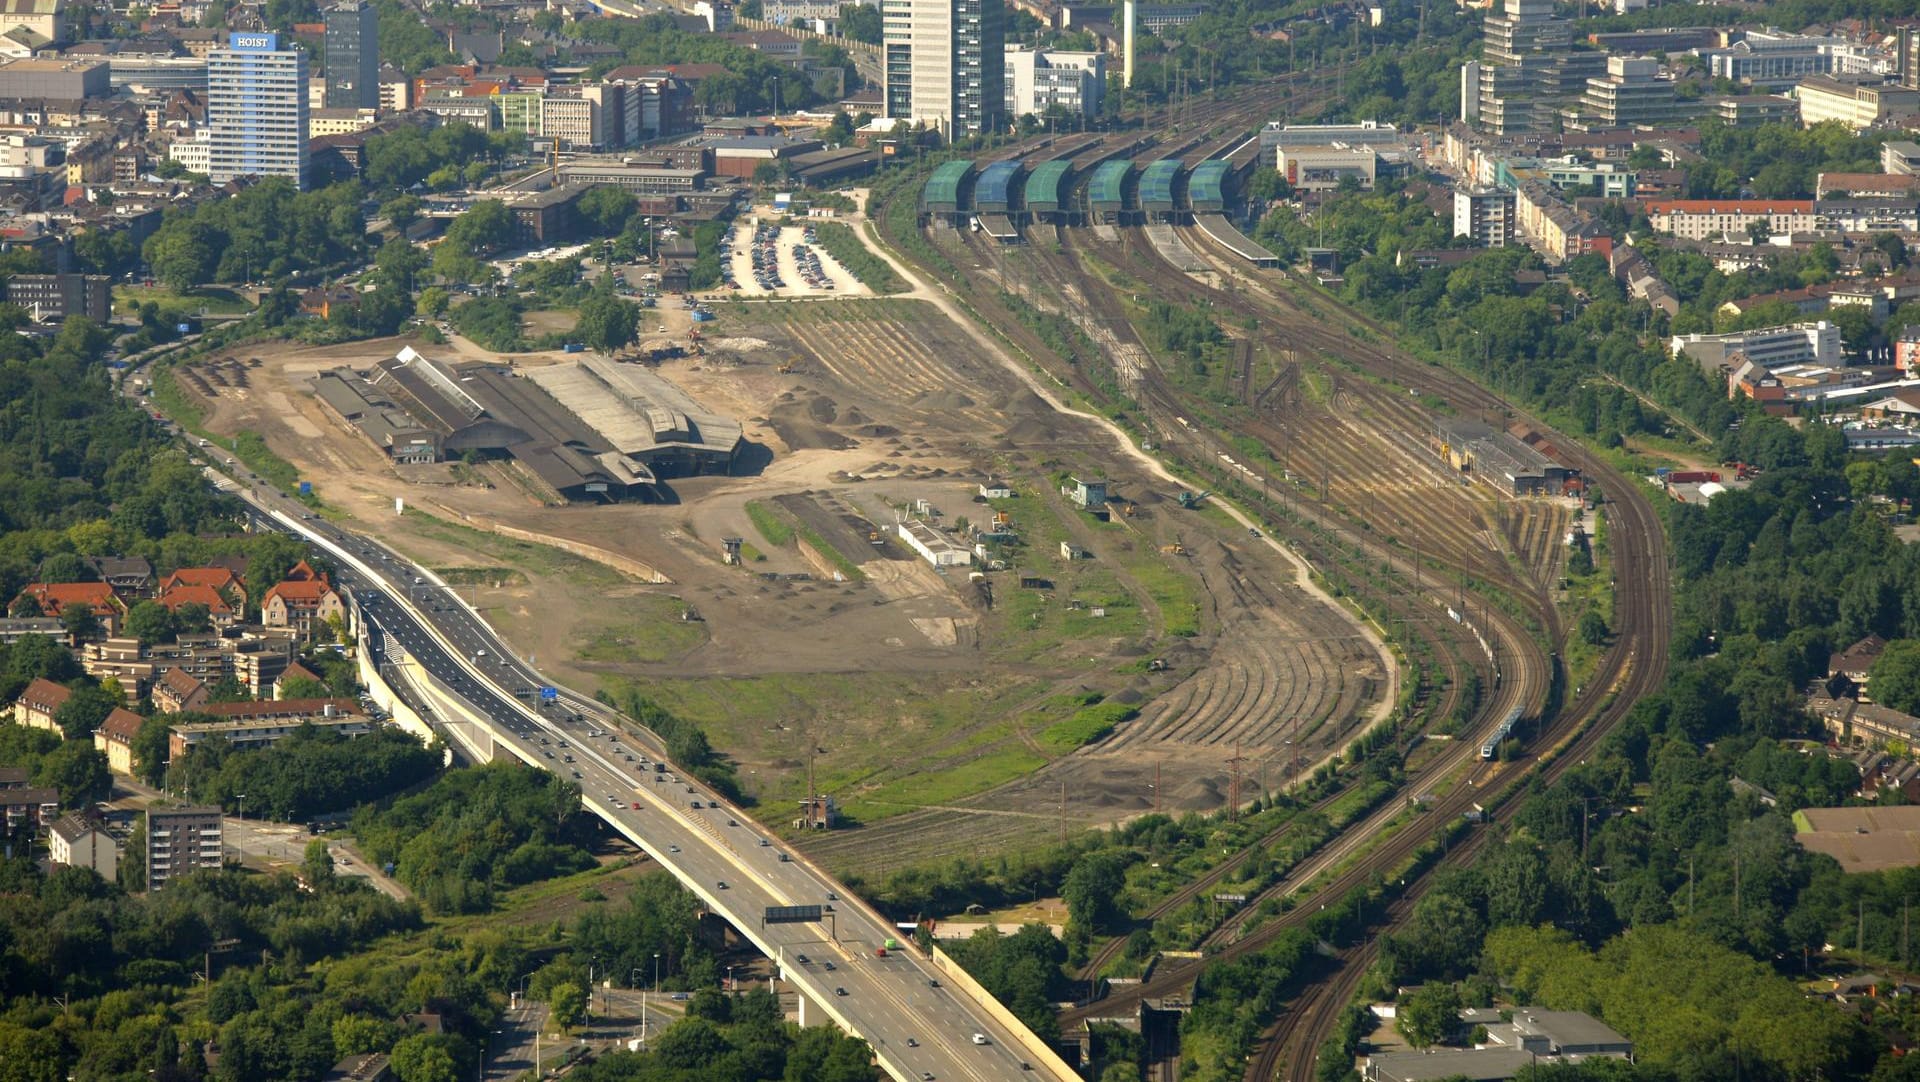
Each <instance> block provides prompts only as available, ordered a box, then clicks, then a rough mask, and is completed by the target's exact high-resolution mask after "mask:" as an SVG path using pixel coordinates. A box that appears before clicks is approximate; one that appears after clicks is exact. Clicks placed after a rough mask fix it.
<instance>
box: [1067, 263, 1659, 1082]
mask: <svg viewBox="0 0 1920 1082" xmlns="http://www.w3.org/2000/svg"><path fill="white" fill-rule="evenodd" d="M1200 246H1201V247H1203V248H1210V247H1211V245H1210V244H1208V243H1207V242H1206V241H1204V240H1202V241H1201V243H1200ZM1122 265H1128V266H1129V269H1131V270H1135V271H1139V270H1140V268H1139V265H1138V263H1137V262H1133V263H1131V264H1130V265H1129V264H1126V263H1123V264H1122ZM1169 271H1171V268H1169ZM1146 277H1149V278H1158V279H1160V280H1159V281H1156V282H1155V283H1154V284H1155V285H1156V286H1166V287H1169V288H1180V287H1184V291H1185V292H1187V293H1189V294H1191V293H1194V292H1196V289H1195V286H1196V285H1197V283H1194V282H1193V280H1192V279H1190V278H1187V277H1186V276H1185V275H1179V276H1178V277H1179V278H1181V279H1185V281H1181V282H1176V281H1174V280H1172V275H1156V274H1153V273H1152V272H1146ZM1215 292H1217V291H1215ZM1161 295H1163V296H1165V295H1178V294H1177V293H1176V294H1161ZM1209 299H1211V300H1214V301H1215V303H1219V302H1220V301H1221V300H1222V299H1223V298H1221V297H1217V296H1216V297H1211V298H1209ZM1236 307H1244V306H1236ZM1295 310H1296V313H1297V312H1298V309H1297V308H1296V309H1295ZM1298 314H1302V315H1304V313H1298ZM1292 329H1293V328H1291V327H1290V328H1289V330H1292ZM1374 329H1376V330H1379V331H1381V332H1382V333H1384V329H1382V328H1374ZM1301 338H1302V339H1303V340H1304V341H1306V342H1308V343H1309V344H1311V345H1313V346H1315V347H1317V348H1318V349H1320V350H1322V351H1325V352H1326V353H1328V354H1330V355H1333V356H1339V357H1342V358H1343V359H1347V360H1350V361H1353V360H1355V358H1354V357H1353V353H1355V352H1362V351H1355V350H1353V349H1352V348H1351V347H1353V346H1354V345H1356V344H1362V345H1364V343H1357V341H1350V340H1347V339H1339V340H1336V339H1335V338H1334V337H1333V333H1332V332H1331V331H1329V330H1327V329H1326V328H1325V325H1324V324H1316V325H1314V327H1313V328H1311V330H1309V331H1308V332H1307V333H1305V334H1303V335H1301ZM1357 364H1358V367H1360V368H1362V370H1364V371H1367V372H1369V373H1371V374H1375V375H1380V374H1383V373H1382V369H1384V375H1385V376H1386V377H1387V378H1388V379H1389V380H1390V381H1398V382H1404V380H1396V379H1395V377H1400V376H1402V375H1403V373H1405V372H1408V371H1410V370H1411V364H1410V362H1408V361H1405V360H1403V359H1401V358H1399V357H1396V356H1394V355H1392V354H1391V353H1390V352H1388V351H1385V350H1380V349H1371V350H1367V351H1364V352H1362V356H1361V357H1360V358H1358V361H1357ZM1423 379H1425V380H1426V381H1428V382H1438V383H1440V384H1442V385H1443V386H1444V387H1445V389H1446V390H1447V392H1448V393H1449V397H1450V400H1455V401H1464V402H1466V403H1468V404H1470V405H1472V406H1475V407H1477V408H1479V409H1482V410H1487V411H1492V412H1495V413H1498V414H1500V415H1505V414H1506V413H1507V412H1508V411H1507V407H1506V405H1505V403H1504V402H1502V401H1501V400H1499V399H1498V398H1497V396H1494V395H1492V394H1491V393H1490V392H1486V391H1484V390H1483V389H1480V388H1478V386H1477V385H1473V384H1471V383H1470V382H1468V381H1464V380H1463V379H1459V378H1457V377H1453V376H1452V375H1451V374H1447V375H1446V376H1443V377H1441V378H1439V379H1438V380H1435V379H1434V378H1433V376H1432V375H1431V374H1430V373H1429V374H1427V375H1424V376H1423ZM1389 412H1394V413H1398V414H1400V416H1398V417H1396V418H1395V419H1396V420H1398V421H1400V422H1402V423H1404V422H1405V421H1406V420H1407V417H1406V410H1405V409H1404V408H1403V409H1401V410H1397V411H1389ZM1316 434H1318V435H1324V433H1316ZM1266 435H1268V436H1269V437H1270V438H1271V436H1272V435H1273V433H1266ZM1283 439H1284V437H1283ZM1309 442H1310V443H1312V444H1317V445H1318V446H1319V447H1320V448H1321V449H1322V450H1324V448H1325V447H1326V446H1328V445H1327V444H1326V443H1322V442H1321V441H1320V440H1317V439H1314V440H1307V439H1303V440H1301V441H1300V443H1301V444H1302V445H1305V444H1307V443H1309ZM1335 446H1337V444H1335ZM1562 446H1563V448H1564V447H1565V446H1566V444H1565V443H1564V441H1563V444H1562ZM1570 457H1575V458H1576V464H1579V465H1581V466H1582V468H1583V471H1587V472H1588V476H1591V477H1596V478H1599V479H1601V481H1602V483H1603V484H1606V485H1608V487H1609V490H1619V491H1621V492H1622V493H1623V495H1624V496H1625V497H1626V498H1624V499H1622V500H1621V501H1620V507H1619V508H1618V509H1616V512H1615V514H1616V518H1617V521H1616V523H1615V530H1616V532H1617V534H1618V535H1620V536H1621V537H1622V538H1623V540H1625V539H1626V538H1627V537H1628V536H1629V535H1630V536H1631V540H1625V543H1624V544H1623V545H1621V546H1620V551H1618V552H1617V553H1616V554H1615V558H1616V560H1618V561H1620V563H1619V564H1617V565H1616V568H1617V572H1616V579H1618V577H1619V574H1620V571H1622V570H1624V569H1625V568H1626V567H1629V566H1633V567H1637V568H1638V569H1639V570H1640V571H1643V572H1644V571H1645V570H1647V568H1648V566H1650V565H1651V566H1656V567H1657V568H1658V570H1659V571H1660V572H1664V557H1662V556H1659V554H1658V552H1657V551H1656V550H1657V549H1658V548H1659V546H1660V545H1661V544H1662V543H1663V541H1662V539H1661V538H1660V534H1659V529H1658V523H1657V521H1655V520H1654V518H1653V516H1652V512H1651V509H1650V508H1649V507H1648V506H1647V505H1646V502H1645V500H1644V498H1642V497H1640V496H1639V494H1638V493H1637V492H1634V491H1633V490H1632V489H1631V488H1630V486H1629V485H1628V484H1627V483H1626V482H1625V479H1624V478H1619V477H1617V475H1612V474H1611V471H1609V470H1606V469H1604V467H1603V464H1598V463H1595V462H1594V461H1593V460H1592V459H1591V456H1586V455H1584V454H1577V455H1572V456H1570ZM1596 466H1599V467H1601V468H1597V469H1596V468H1594V467H1596ZM1486 525H1487V528H1493V529H1495V531H1496V532H1501V533H1504V532H1505V528H1504V526H1502V525H1499V524H1497V523H1493V522H1489V523H1487V524H1486ZM1471 532H1474V533H1478V532H1481V531H1478V530H1476V531H1471ZM1649 539H1651V542H1652V543H1651V544H1648V543H1647V542H1648V541H1649ZM1460 540H1461V538H1458V537H1456V538H1455V541H1456V543H1458V542H1459V541H1460ZM1462 551H1465V552H1470V551H1471V550H1470V549H1468V548H1464V547H1463V550H1462ZM1656 557H1658V559H1656ZM1502 564H1504V560H1503V561H1502ZM1458 567H1459V569H1460V570H1462V571H1463V572H1467V573H1469V574H1477V575H1478V574H1486V575H1491V574H1492V573H1494V570H1495V569H1494V568H1493V567H1492V566H1491V565H1490V562H1489V560H1488V558H1487V556H1480V557H1479V558H1477V559H1474V558H1471V557H1469V558H1465V559H1462V560H1461V561H1460V563H1459V564H1458ZM1501 570H1505V571H1510V568H1505V567H1503V568H1502V569H1501ZM1528 577H1529V578H1531V579H1532V581H1531V582H1529V583H1527V584H1526V585H1527V586H1529V587H1531V589H1529V590H1528V591H1527V593H1528V595H1529V597H1528V600H1529V601H1530V602H1531V603H1532V604H1533V605H1534V606H1535V607H1536V611H1537V612H1539V613H1540V614H1541V616H1542V620H1543V624H1544V625H1545V626H1544V630H1545V631H1546V633H1547V635H1548V637H1549V641H1551V642H1556V643H1557V642H1558V641H1559V634H1560V629H1559V626H1558V617H1557V613H1556V612H1555V611H1554V610H1553V608H1552V606H1551V605H1550V604H1549V603H1548V601H1549V599H1548V598H1547V596H1546V582H1545V580H1546V578H1547V577H1548V574H1547V573H1546V572H1542V571H1536V572H1535V573H1533V574H1531V575H1529V576H1528ZM1645 577H1646V578H1647V579H1649V580H1658V581H1655V582H1653V583H1652V584H1650V585H1646V586H1636V587H1633V588H1630V589H1627V590H1623V591H1621V598H1620V604H1619V606H1618V608H1617V611H1616V619H1617V620H1619V621H1620V622H1621V623H1622V626H1623V628H1625V627H1627V626H1628V625H1631V626H1632V627H1633V629H1634V630H1633V631H1632V633H1631V634H1628V633H1626V632H1624V631H1623V635H1622V640H1621V644H1620V645H1619V647H1617V648H1616V649H1615V650H1613V651H1611V652H1610V653H1609V655H1608V659H1607V663H1606V664H1605V665H1604V666H1603V669H1602V671H1601V672H1600V673H1599V674H1597V676H1596V678H1595V679H1594V680H1593V681H1592V682H1591V684H1590V685H1589V686H1588V688H1586V689H1585V690H1584V693H1583V695H1582V696H1581V697H1580V699H1579V700H1578V701H1576V702H1575V703H1573V704H1571V706H1570V707H1569V708H1568V709H1567V710H1566V711H1564V712H1563V714H1562V715H1561V718H1560V720H1559V721H1558V722H1556V723H1554V725H1553V726H1552V727H1551V728H1550V729H1545V728H1544V727H1543V729H1544V731H1542V732H1541V733H1540V734H1539V738H1538V739H1536V748H1538V747H1540V746H1541V745H1542V744H1543V743H1544V742H1545V740H1546V739H1547V738H1549V737H1553V738H1564V737H1563V736H1562V734H1563V733H1565V732H1575V733H1578V734H1580V735H1578V736H1576V738H1575V742H1574V744H1573V745H1572V746H1571V747H1570V748H1569V749H1568V752H1567V754H1568V755H1569V756H1572V757H1571V758H1566V759H1563V760H1559V761H1560V762H1572V761H1577V757H1578V756H1580V755H1582V754H1584V753H1585V750H1586V748H1588V747H1590V746H1591V744H1592V743H1593V742H1597V741H1598V740H1599V739H1601V738H1602V737H1603V735H1604V733H1605V732H1606V731H1607V729H1608V728H1609V727H1610V726H1611V724H1612V722H1614V721H1616V720H1617V719H1618V717H1619V716H1621V715H1622V714H1624V711H1625V710H1626V709H1627V708H1629V707H1630V706H1631V703H1632V702H1633V701H1634V700H1636V699H1637V698H1638V697H1639V695H1640V694H1643V693H1644V692H1645V691H1646V690H1648V689H1650V688H1651V687H1653V686H1655V685H1656V684H1657V681H1658V673H1657V672H1656V670H1657V669H1658V668H1660V667H1661V666H1660V665H1659V664H1657V663H1654V662H1653V661H1648V662H1647V663H1643V664H1639V665H1635V664H1634V663H1633V662H1634V659H1635V658H1636V657H1641V656H1645V657H1650V658H1652V659H1661V660H1662V661H1663V659H1664V656H1665V630H1664V627H1665V620H1664V618H1663V616H1662V615H1661V614H1662V613H1664V611H1665V605H1664V589H1665V587H1664V577H1663V574H1654V575H1649V576H1645ZM1583 723H1590V724H1587V725H1586V728H1584V729H1582V728H1580V726H1581V725H1582V724H1583ZM1560 769H1563V767H1562V768H1560ZM1552 773H1553V775H1555V776H1557V773H1558V769H1555V770H1553V772H1552ZM1434 810H1435V811H1436V812H1439V811H1442V810H1443V809H1442V808H1440V807H1436V808H1435V809H1434ZM1444 810H1446V811H1449V812H1451V811H1454V810H1455V809H1452V808H1447V809H1444ZM1459 810H1464V809H1459ZM1373 825H1375V824H1372V823H1369V824H1365V825H1363V826H1362V827H1361V828H1360V829H1359V830H1358V831H1356V832H1353V833H1357V834H1359V835H1366V834H1368V833H1370V831H1369V830H1368V827H1369V826H1373ZM1404 833H1405V840H1404V841H1400V840H1398V839H1396V842H1397V844H1396V843H1392V842H1390V843H1389V844H1387V845H1384V846H1382V847H1381V848H1380V849H1379V850H1377V851H1376V853H1375V854H1373V855H1371V856H1370V857H1369V859H1368V860H1366V861H1364V862H1361V863H1360V864H1359V865H1357V866H1356V867H1355V868H1354V869H1353V870H1352V871H1350V872H1349V873H1348V875H1347V876H1345V877H1342V878H1340V879H1336V880H1335V881H1334V882H1333V883H1331V884H1329V885H1328V886H1327V888H1326V889H1327V890H1329V891H1334V892H1338V891H1340V890H1343V889H1345V888H1347V887H1349V886H1354V885H1358V884H1360V883H1361V882H1364V874H1363V873H1364V872H1365V871H1367V870H1369V869H1372V868H1378V867H1385V866H1390V863H1389V862H1391V861H1397V860H1401V859H1404V858H1405V857H1406V856H1408V855H1410V854H1411V853H1412V851H1413V850H1414V849H1415V848H1417V846H1418V845H1419V844H1420V842H1421V841H1423V840H1424V832H1417V831H1407V832H1404ZM1483 833H1484V832H1483ZM1471 848H1477V843H1476V845H1474V846H1473V847H1471ZM1451 859H1455V860H1458V859H1460V856H1459V855H1458V854H1456V855H1454V856H1453V857H1452V858H1451ZM1202 889H1204V888H1202ZM1421 889H1424V888H1421ZM1197 893H1198V891H1195V892H1193V893H1192V895H1190V896H1189V900H1190V897H1191V896H1194V895H1197ZM1292 923H1295V921H1290V920H1284V919H1283V920H1276V921H1271V922H1268V924H1266V925H1263V926H1261V928H1263V929H1268V931H1267V932H1266V933H1265V934H1253V935H1249V936H1247V937H1245V938H1241V939H1233V940H1231V941H1230V942H1227V943H1226V945H1225V947H1224V949H1223V950H1222V954H1223V955H1226V956H1232V955H1233V954H1239V953H1245V951H1246V950H1247V949H1255V948H1257V946H1259V945H1262V944H1264V942H1266V941H1270V940H1271V938H1272V937H1273V936H1274V935H1277V934H1278V932H1279V930H1281V929H1283V928H1284V927H1286V926H1288V925H1290V924H1292ZM1229 938H1230V933H1228V931H1227V930H1226V929H1224V928H1223V929H1221V930H1220V931H1218V932H1216V933H1215V942H1216V944H1218V943H1219V942H1220V941H1221V940H1227V939H1229ZM1243 945H1245V946H1243ZM1186 968H1189V967H1182V969H1183V970H1184V969H1186ZM1363 969H1364V964H1361V965H1349V966H1345V967H1343V968H1342V970H1341V972H1347V971H1349V970H1351V971H1352V972H1353V973H1354V974H1355V976H1353V977H1352V978H1351V981H1357V980H1358V976H1357V974H1358V972H1359V971H1361V970H1363ZM1188 979H1191V974H1190V973H1186V972H1182V971H1175V972H1170V973H1167V974H1165V975H1164V976H1163V977H1161V978H1156V980H1155V981H1154V982H1150V986H1141V987H1140V989H1139V990H1138V991H1134V990H1130V993H1132V994H1130V995H1128V996H1127V997H1126V998H1127V999H1128V1000H1133V999H1136V998H1146V997H1147V996H1149V995H1152V994H1154V992H1155V991H1160V990H1165V989H1174V988H1178V987H1180V986H1183V985H1184V983H1185V981H1186V980H1188ZM1151 986H1159V987H1158V988H1155V987H1151ZM1342 989H1346V990H1347V991H1349V992H1350V990H1351V983H1350V981H1349V980H1341V981H1336V982H1334V987H1333V993H1335V994H1334V996H1333V998H1331V999H1328V1000H1327V1002H1328V1003H1329V1004H1331V1005H1330V1006H1328V1007H1327V1008H1326V1009H1324V1010H1320V1011H1318V1012H1317V1013H1313V1014H1311V1016H1310V1017H1309V1018H1308V1019H1307V1024H1306V1025H1305V1026H1304V1029H1305V1031H1306V1034H1305V1037H1306V1039H1304V1040H1285V1039H1283V1040H1280V1041H1278V1042H1275V1041H1270V1042H1269V1046H1270V1047H1272V1048H1274V1049H1279V1048H1285V1047H1290V1046H1293V1045H1300V1046H1302V1047H1304V1048H1306V1050H1307V1054H1308V1055H1309V1056H1310V1055H1311V1054H1312V1052H1313V1050H1314V1049H1316V1048H1317V1041H1316V1040H1314V1038H1317V1037H1319V1036H1321V1035H1323V1034H1324V1032H1325V1030H1326V1027H1327V1026H1329V1025H1331V1024H1332V1023H1333V1022H1334V1021H1337V1019H1338V1015H1339V1010H1338V1008H1339V1006H1340V1005H1343V1004H1344V1002H1345V999H1344V997H1340V996H1338V995H1337V993H1338V992H1340V991H1341V990H1342ZM1320 1001H1321V1000H1320V998H1319V997H1316V998H1315V1000H1314V1002H1316V1003H1317V1002H1320ZM1126 1005H1128V1004H1125V1003H1116V1002H1108V1003H1106V1004H1103V1005H1101V1008H1100V1009H1104V1010H1107V1011H1111V1010H1112V1009H1113V1008H1114V1007H1118V1006H1126ZM1091 1013H1093V1009H1089V1011H1088V1012H1087V1014H1086V1015H1085V1016H1091ZM1067 1020H1068V1021H1069V1022H1071V1021H1073V1020H1074V1018H1073V1016H1072V1015H1069V1016H1068V1019H1067ZM1287 1032H1288V1033H1289V1034H1291V1033H1292V1032H1293V1027H1292V1026H1291V1024H1289V1029H1288V1031H1287ZM1273 1055H1275V1056H1277V1055H1278V1052H1277V1051H1275V1052H1274V1053H1273ZM1309 1062H1310V1061H1309ZM1271 1065H1272V1060H1271V1059H1270V1058H1269V1059H1268V1066H1269V1067H1271ZM1256 1066H1258V1064H1256ZM1250 1077H1252V1076H1250ZM1289 1077H1293V1078H1302V1077H1304V1076H1303V1075H1301V1074H1299V1073H1297V1072H1296V1073H1290V1075H1289Z"/></svg>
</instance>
